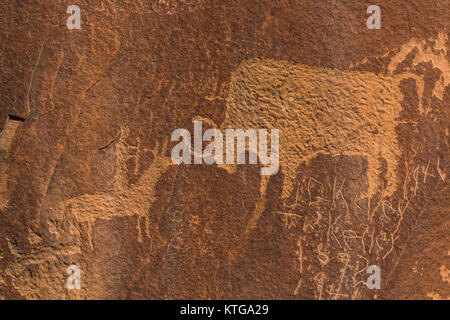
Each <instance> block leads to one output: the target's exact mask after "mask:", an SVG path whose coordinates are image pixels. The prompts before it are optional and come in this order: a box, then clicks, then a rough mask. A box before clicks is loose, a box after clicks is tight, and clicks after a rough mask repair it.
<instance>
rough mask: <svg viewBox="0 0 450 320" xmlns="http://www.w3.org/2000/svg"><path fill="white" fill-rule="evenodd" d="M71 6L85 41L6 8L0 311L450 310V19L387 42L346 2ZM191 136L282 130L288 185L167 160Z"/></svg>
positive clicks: (442, 13)
mask: <svg viewBox="0 0 450 320" xmlns="http://www.w3.org/2000/svg"><path fill="white" fill-rule="evenodd" d="M73 4H76V5H78V6H79V7H80V8H81V19H82V20H81V21H82V24H81V29H80V30H77V29H73V30H69V29H67V27H66V19H67V18H68V17H69V14H67V13H66V9H67V6H68V4H67V2H65V1H60V0H54V1H51V2H48V1H47V2H45V3H44V4H42V3H39V4H38V3H37V2H36V1H30V0H24V1H17V0H4V1H2V2H1V4H0V19H1V20H0V21H1V25H2V28H1V31H0V59H1V60H0V65H1V72H0V130H1V131H0V226H1V228H0V297H1V298H4V299H14V298H18V299H42V298H49V299H67V298H77V299H89V298H91V299H92V298H106V299H112V298H117V299H131V298H139V299H142V298H160V299H161V298H163V299H173V298H191V299H201V298H204V299H206V298H216V299H222V298H223V299H233V298H234V299H238V298H239V299H240V298H242V299H252V298H271V299H365V298H381V299H386V298H389V299H391V298H394V299H409V298H437V299H448V298H449V297H450V287H449V281H450V280H449V277H450V275H449V269H450V261H449V252H450V247H449V232H448V223H449V213H450V212H449V209H448V208H449V205H450V200H449V198H450V195H449V189H448V176H449V163H448V158H449V146H448V141H449V123H450V121H449V111H448V110H449V109H448V107H449V105H450V104H449V101H450V86H449V77H450V62H449V57H450V56H449V44H450V42H449V37H448V16H449V14H448V13H449V7H448V3H447V2H446V1H436V2H433V3H432V4H431V3H427V2H423V1H418V0H413V1H408V2H405V1H399V0H396V1H381V2H378V4H379V6H380V7H381V10H382V25H381V29H380V30H369V29H368V28H367V27H366V19H367V16H368V15H367V14H366V9H367V7H368V6H369V5H370V3H356V2H354V1H353V2H352V1H342V0H340V1H334V2H325V1H312V0H311V1H309V0H308V1H250V0H236V1H219V0H214V1H204V0H178V1H175V0H174V1H172V0H166V1H162V0H155V1H110V0H102V1H98V0H96V1H93V0H92V1H89V0H74V3H73ZM305 88H308V90H306V89H305ZM266 115H267V116H266ZM199 118H200V119H205V120H207V121H206V122H205V124H206V123H208V126H213V125H216V126H217V127H218V128H226V127H230V126H234V127H242V128H245V127H247V126H248V127H255V126H256V127H257V128H260V127H261V125H262V123H266V124H267V126H266V127H273V128H279V129H280V133H281V134H280V137H281V141H280V164H281V168H280V170H279V172H278V174H276V175H274V176H261V175H260V170H259V169H260V168H259V165H238V166H235V167H232V166H225V165H224V166H222V165H221V166H217V165H212V166H208V165H180V166H179V165H176V164H174V163H172V161H171V159H170V151H171V149H172V147H173V146H174V143H172V142H171V141H170V137H171V133H172V132H173V131H174V130H175V129H177V128H187V129H189V130H190V131H191V132H193V124H192V122H193V120H195V119H199ZM70 265H77V266H79V267H80V268H81V271H82V281H81V289H80V290H68V289H67V288H66V279H67V277H68V274H67V273H66V270H67V267H68V266H70ZM369 265H378V266H379V267H380V268H381V272H382V273H381V275H382V284H381V290H369V289H368V288H367V286H366V279H367V277H368V274H367V273H366V269H367V267H368V266H369Z"/></svg>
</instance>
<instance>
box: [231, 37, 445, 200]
mask: <svg viewBox="0 0 450 320" xmlns="http://www.w3.org/2000/svg"><path fill="white" fill-rule="evenodd" d="M446 42H447V36H446V35H444V34H443V33H441V34H439V36H438V38H437V39H435V41H434V46H430V45H428V46H427V45H426V41H418V40H415V39H413V40H411V41H410V42H408V43H407V44H405V45H404V46H403V47H402V49H401V50H400V52H399V53H398V54H397V55H396V56H395V57H394V58H393V59H392V60H391V63H390V65H389V67H388V74H387V75H378V74H374V73H371V72H360V71H341V70H335V69H328V68H320V67H312V66H306V65H302V64H293V63H290V62H287V61H275V60H270V59H263V60H250V61H245V62H243V63H242V64H241V65H240V67H239V68H238V70H236V72H235V73H234V75H233V77H232V81H231V85H230V93H229V96H228V99H227V102H228V109H227V113H226V118H225V122H224V123H223V124H222V127H223V128H235V127H238V128H268V129H271V128H279V129H280V136H281V137H280V164H281V166H282V167H283V171H284V174H285V178H284V183H283V193H282V195H283V197H287V196H288V195H289V194H290V193H291V191H292V188H293V181H294V179H295V174H296V170H297V168H298V166H299V165H300V163H301V162H303V161H309V160H310V159H311V158H313V157H315V156H316V155H317V154H318V153H320V152H323V153H329V154H332V155H340V154H345V155H362V156H365V157H366V158H367V162H368V172H367V176H368V180H369V187H368V191H367V193H366V195H367V196H369V197H370V196H372V195H373V194H374V192H375V191H376V189H377V188H379V187H380V179H379V176H380V174H381V161H380V160H381V159H384V160H385V161H386V162H387V173H386V180H387V186H385V187H384V189H385V190H384V191H385V195H387V196H389V195H391V194H392V193H393V192H394V191H395V189H396V187H397V176H396V168H397V165H398V160H399V156H400V151H399V146H398V140H397V134H396V131H395V127H396V125H397V118H398V115H399V113H400V111H401V110H402V107H401V101H402V99H403V95H402V94H401V92H400V89H399V83H400V81H401V80H403V79H406V78H413V79H416V81H417V82H418V87H419V88H418V91H419V92H418V94H419V97H422V93H423V90H424V81H423V79H422V78H421V77H420V76H418V75H417V74H415V73H413V72H412V70H411V72H410V70H407V71H406V72H401V73H398V74H396V73H395V71H396V70H397V67H398V65H399V64H400V63H401V62H402V61H404V59H405V58H406V56H407V55H408V54H409V53H410V52H412V51H413V50H417V52H416V54H415V57H414V60H413V66H415V65H417V64H419V63H420V62H428V61H431V62H432V63H433V66H435V67H437V68H439V69H440V70H441V71H442V75H441V78H440V79H439V81H438V84H436V86H435V88H434V94H435V95H436V96H437V97H440V98H442V95H443V90H444V88H445V87H446V86H447V85H448V83H449V79H448V75H449V74H450V65H449V62H448V60H447V49H446ZM421 105H422V104H421ZM421 111H422V113H425V114H426V111H424V110H421Z"/></svg>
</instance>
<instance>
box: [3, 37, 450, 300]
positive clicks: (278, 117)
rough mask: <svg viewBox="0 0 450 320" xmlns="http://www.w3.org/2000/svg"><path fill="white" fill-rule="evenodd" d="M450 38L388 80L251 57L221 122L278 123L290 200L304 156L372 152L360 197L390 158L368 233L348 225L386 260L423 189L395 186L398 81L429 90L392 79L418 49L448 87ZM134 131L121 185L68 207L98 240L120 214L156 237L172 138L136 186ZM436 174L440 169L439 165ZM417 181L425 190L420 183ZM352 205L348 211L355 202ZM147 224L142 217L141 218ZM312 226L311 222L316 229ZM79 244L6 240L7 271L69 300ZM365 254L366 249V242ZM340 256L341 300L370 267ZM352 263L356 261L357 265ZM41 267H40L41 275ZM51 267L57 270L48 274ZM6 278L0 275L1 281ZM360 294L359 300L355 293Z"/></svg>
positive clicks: (121, 161) (42, 292) (319, 277)
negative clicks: (151, 228) (384, 221)
mask: <svg viewBox="0 0 450 320" xmlns="http://www.w3.org/2000/svg"><path fill="white" fill-rule="evenodd" d="M445 43H446V36H444V35H443V34H440V35H439V38H438V40H437V41H436V44H435V47H433V48H431V47H426V46H425V41H417V40H412V41H410V42H409V43H407V44H405V45H404V46H403V47H402V49H401V50H400V51H399V53H398V55H396V56H395V57H394V58H393V59H392V63H391V65H390V67H389V72H390V73H391V74H390V75H386V76H380V75H376V74H373V73H369V72H356V71H341V70H334V69H327V68H319V67H311V66H306V65H301V64H293V63H290V62H287V61H275V60H268V59H266V60H252V61H246V62H244V63H242V64H241V66H240V67H239V69H238V70H237V71H236V72H235V73H234V75H233V77H232V83H231V86H230V93H229V96H228V109H227V114H226V119H225V122H224V123H223V124H222V125H221V127H222V128H255V129H261V128H278V129H280V134H281V137H280V138H281V139H280V164H281V166H282V167H283V172H284V175H285V178H284V182H283V192H282V196H283V197H284V198H286V197H287V196H289V195H290V194H291V193H295V190H296V188H295V184H294V183H295V178H296V173H297V168H298V166H299V165H300V164H301V163H302V162H303V161H308V160H310V159H312V158H314V157H315V156H316V155H317V154H318V153H320V152H322V153H328V154H331V155H340V154H345V155H360V156H364V157H367V161H368V172H367V175H368V178H369V188H368V190H366V192H365V194H361V199H363V198H367V199H370V198H371V196H372V195H373V194H374V193H375V192H376V191H377V189H378V190H380V189H383V187H382V186H381V185H380V184H381V181H380V178H379V175H380V174H381V164H380V158H383V159H385V160H386V162H387V176H386V180H387V186H386V189H385V191H384V194H383V195H382V197H381V199H379V200H378V201H376V203H375V204H372V206H370V201H369V206H368V207H367V208H364V209H367V219H368V225H367V228H366V229H365V230H364V232H363V233H360V232H359V231H355V230H350V229H348V230H343V231H342V235H343V237H344V240H347V241H349V242H350V241H356V242H362V247H364V245H365V244H364V240H363V239H364V237H365V236H370V237H371V244H372V245H373V247H374V248H377V246H379V247H380V248H381V247H382V248H381V249H379V254H380V257H381V258H383V259H384V258H385V257H387V256H389V254H390V253H391V252H392V249H393V248H394V246H395V241H396V240H397V232H398V230H399V228H400V225H401V223H402V220H403V214H404V213H405V210H406V209H407V208H408V204H409V202H410V201H411V199H413V196H414V194H415V192H416V190H414V192H413V193H410V192H407V190H406V183H405V186H398V185H397V181H398V179H397V176H396V169H397V166H398V160H399V156H400V154H399V146H398V141H397V138H396V132H395V127H396V125H397V122H396V120H395V119H397V117H398V114H399V112H400V111H401V105H400V102H401V100H402V98H403V97H402V95H401V93H400V91H399V83H400V81H401V80H402V79H405V78H408V77H413V78H415V79H416V80H417V81H418V84H419V89H418V91H419V92H418V93H419V96H421V92H423V80H422V79H421V78H420V77H418V76H417V75H416V74H409V73H402V74H398V75H394V71H395V70H396V68H397V66H398V64H399V63H401V62H402V61H403V60H404V59H405V57H406V55H408V53H410V52H411V51H412V50H413V49H414V48H417V47H418V48H419V54H417V55H416V58H415V62H414V63H419V62H424V61H431V62H432V63H433V65H434V66H436V67H437V68H439V69H440V70H441V71H442V80H440V81H439V82H440V83H442V88H445V86H447V85H448V75H449V74H450V72H449V71H450V67H449V63H448V60H447V59H446V56H447V51H446V45H445ZM421 83H422V86H421ZM421 90H422V91H421ZM434 90H435V95H436V96H439V95H441V97H442V91H443V89H441V87H440V86H438V85H437V86H436V87H435V89H434ZM423 113H424V114H425V115H426V110H423ZM13 124H14V123H13ZM14 125H17V124H14ZM128 130H129V129H128V128H125V127H123V128H122V134H121V136H120V139H119V141H118V142H117V143H116V146H117V150H118V153H117V157H116V161H117V164H118V166H119V168H120V170H118V174H117V176H116V183H117V185H116V186H117V187H116V190H115V191H113V192H107V193H97V194H85V195H81V196H79V197H76V198H72V199H68V200H67V201H65V203H64V206H63V207H64V209H63V210H64V211H65V213H64V214H66V215H72V216H73V217H74V218H75V220H76V221H77V222H78V223H87V225H88V228H89V229H90V230H89V231H88V232H89V241H90V245H91V246H93V245H94V243H93V242H92V228H93V225H94V223H95V221H96V220H97V219H103V220H110V219H112V218H113V217H121V216H138V217H142V218H143V219H144V221H146V222H145V223H146V225H145V226H139V225H138V230H137V231H138V234H139V235H142V234H143V232H144V233H145V234H146V235H147V236H149V235H148V216H147V215H148V212H149V209H150V207H151V204H152V203H153V202H154V200H155V185H156V183H157V182H158V180H159V179H160V177H161V176H162V175H163V174H164V173H165V172H166V171H167V169H168V168H169V166H171V165H173V164H172V162H171V159H170V158H169V157H167V156H166V155H167V154H168V152H167V149H166V148H167V141H165V142H161V143H160V145H159V146H157V147H156V148H155V149H154V150H153V151H154V161H153V163H152V164H151V165H150V167H149V168H148V169H146V170H145V171H144V172H143V174H142V176H141V178H140V180H139V181H138V182H137V183H135V184H132V185H129V184H128V183H127V179H126V160H127V157H129V156H130V154H129V150H128V149H127V145H126V143H125V141H126V140H125V138H126V136H127V134H128ZM13 131H14V128H13V127H10V129H9V131H8V125H7V127H6V129H5V130H4V131H2V132H1V134H0V151H1V149H2V148H3V149H5V147H4V146H6V145H7V144H6V143H5V141H9V137H10V135H11V132H13ZM8 132H9V133H8ZM12 134H13V133H12ZM168 138H170V137H168ZM221 167H226V166H221ZM5 170H6V169H5V167H4V166H3V165H2V166H1V167H0V179H1V180H0V208H1V205H2V204H4V203H6V201H7V198H6V196H5V194H4V190H6V187H5V182H4V180H5V179H6V178H5V177H6V176H7V174H6V171H5ZM428 170H429V168H428V167H427V168H424V167H422V166H417V167H416V166H415V165H414V166H413V164H411V168H410V169H409V170H407V176H408V177H407V178H408V179H410V181H412V180H415V181H419V182H420V181H422V179H423V180H425V179H426V178H427V172H428ZM437 170H438V172H440V168H439V162H438V164H437ZM440 178H441V179H442V180H445V178H446V176H445V173H443V174H442V175H440ZM267 179H268V177H264V179H263V180H262V182H261V200H260V203H259V204H258V205H257V207H256V208H255V212H254V214H253V217H252V218H251V220H250V222H249V224H248V226H247V230H246V231H245V233H244V235H243V237H247V236H250V231H251V230H252V229H253V228H254V227H255V226H256V223H257V222H258V220H259V217H260V216H261V214H262V212H263V211H264V209H265V206H266V201H267V198H266V192H267V183H268V180H267ZM310 183H312V184H314V183H316V184H317V183H320V182H317V181H316V182H314V178H313V177H311V179H310ZM344 183H345V182H343V181H334V186H335V190H334V191H335V195H333V199H330V201H333V200H336V201H342V202H343V203H345V202H346V199H345V198H344V196H343V195H342V192H340V189H341V188H342V186H343V185H344ZM400 187H401V188H402V189H403V188H405V191H404V192H403V194H404V195H406V194H408V195H407V196H406V197H405V199H401V200H400V201H399V202H398V204H397V205H396V206H394V205H393V204H392V203H390V202H389V201H388V200H387V199H386V198H385V197H386V196H388V195H390V194H392V193H393V192H394V191H395V190H396V189H397V188H400ZM417 187H418V188H420V183H419V184H418V186H417ZM362 193H364V191H362ZM338 199H339V200H338ZM361 199H355V202H357V203H358V201H359V200H361ZM346 208H347V209H348V206H347V207H346ZM378 209H379V210H388V211H389V212H392V214H393V215H395V219H393V224H392V228H391V230H390V232H386V233H380V234H378V235H377V234H374V233H373V230H374V228H373V225H374V223H375V221H373V220H371V217H372V216H373V214H374V211H376V210H378ZM282 214H284V215H285V218H286V224H287V223H288V221H292V220H295V219H300V218H301V217H300V218H299V216H298V215H296V214H295V213H289V212H283V213H282ZM140 220H141V219H138V221H140ZM335 222H336V220H335ZM302 223H303V220H302ZM309 223H312V224H311V225H310V226H309ZM313 223H314V222H307V221H304V224H305V228H308V226H309V228H312V227H313ZM74 230H78V228H74ZM328 230H329V232H330V238H332V237H333V236H334V235H333V233H334V229H333V224H330V227H329V228H328ZM57 231H58V230H57ZM305 242H307V239H305V238H299V239H298V247H299V257H298V260H299V262H300V265H301V270H300V274H301V273H302V272H305V271H306V270H307V268H308V266H307V265H306V262H305V260H304V257H303V250H304V249H302V248H303V247H304V246H305ZM239 243H240V244H239V245H236V247H235V248H234V249H233V250H232V251H233V252H232V255H234V252H235V251H236V250H237V248H238V247H239V246H241V245H242V244H243V243H244V242H242V241H241V242H239ZM80 246H81V244H80V243H76V244H74V245H73V246H70V247H61V248H44V249H42V250H39V251H36V252H33V253H32V254H30V255H27V256H24V255H22V254H20V253H19V252H18V251H17V249H16V248H15V247H14V244H13V243H9V247H10V251H11V252H12V254H14V255H15V256H16V263H14V264H12V265H9V266H8V268H7V274H8V275H9V276H11V279H13V285H14V287H15V288H16V289H17V290H18V291H19V292H21V294H23V295H24V296H26V297H30V298H38V297H44V296H45V297H64V296H65V294H66V291H65V289H64V287H63V285H61V286H60V287H57V288H56V287H55V288H53V287H52V284H55V283H60V284H63V283H64V281H65V276H66V275H65V274H64V268H62V266H59V265H58V255H62V256H76V255H79V254H82V252H81V250H80ZM345 246H346V243H343V247H344V248H345ZM347 247H348V246H347ZM326 249H327V248H326V245H325V244H319V245H318V247H317V260H318V261H320V263H324V264H326V263H327V256H326V255H325V254H324V251H325V250H326ZM368 249H369V248H367V250H368ZM374 250H375V249H374ZM363 253H366V248H364V252H363ZM336 254H338V253H336ZM338 255H339V259H340V260H341V261H342V265H343V269H342V273H341V274H342V277H340V278H339V279H338V283H336V284H335V287H336V288H335V289H336V290H337V292H338V294H337V295H336V296H337V297H339V288H340V285H341V283H342V282H343V281H344V278H345V277H347V276H348V275H347V273H349V272H350V271H349V270H350V269H352V270H353V274H352V277H353V279H354V280H355V279H357V277H358V275H360V274H362V273H363V272H364V270H365V268H366V267H367V265H368V261H367V258H366V257H365V255H364V254H361V253H360V252H356V251H354V252H353V251H351V249H350V248H348V250H347V249H343V250H342V252H339V254H338ZM355 261H358V263H356V266H355ZM32 265H38V267H37V268H38V269H39V270H41V269H42V277H22V275H23V272H24V268H26V267H28V266H32ZM350 267H351V268H350ZM39 270H37V272H40V271H39ZM46 270H52V271H51V272H47V271H46ZM53 271H54V272H53ZM446 274H448V273H446ZM53 275H58V280H57V281H54V279H53V280H51V279H47V278H46V277H52V276H53ZM315 277H316V278H315V279H314V281H315V282H316V283H317V286H318V292H319V291H320V293H321V292H322V289H323V288H324V285H323V282H324V281H325V280H324V277H325V275H324V274H320V273H317V274H316V275H315ZM59 278H60V279H59ZM299 278H300V280H299V283H298V285H297V287H296V288H293V292H294V294H295V293H296V292H298V291H299V290H300V288H301V286H302V277H299ZM1 281H2V279H0V282H1ZM355 281H356V280H355ZM320 283H322V284H320ZM319 289H320V290H319ZM85 290H87V289H83V290H82V292H80V297H81V296H87V291H85ZM320 293H318V296H317V297H318V298H319V297H321V294H320ZM354 297H358V291H357V290H356V289H355V293H354Z"/></svg>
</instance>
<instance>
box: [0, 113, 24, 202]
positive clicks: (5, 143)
mask: <svg viewBox="0 0 450 320" xmlns="http://www.w3.org/2000/svg"><path fill="white" fill-rule="evenodd" d="M19 123H20V122H18V121H14V120H11V119H8V120H7V121H6V124H5V127H4V128H3V130H2V131H1V132H0V209H5V208H6V206H7V204H8V201H9V195H8V168H7V165H8V164H7V158H8V153H9V149H10V148H11V143H12V141H13V138H14V134H15V133H16V130H17V128H18V127H19Z"/></svg>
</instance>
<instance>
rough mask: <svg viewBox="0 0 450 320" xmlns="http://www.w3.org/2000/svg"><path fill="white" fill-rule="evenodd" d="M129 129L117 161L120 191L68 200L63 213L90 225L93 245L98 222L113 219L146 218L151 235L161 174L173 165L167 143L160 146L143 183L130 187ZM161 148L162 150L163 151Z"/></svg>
mask: <svg viewBox="0 0 450 320" xmlns="http://www.w3.org/2000/svg"><path fill="white" fill-rule="evenodd" d="M126 132H127V130H125V129H122V134H121V136H120V139H119V141H118V142H117V148H118V156H117V162H118V165H119V167H120V169H119V171H118V174H117V176H116V190H115V191H113V192H104V193H96V194H84V195H81V196H79V197H76V198H72V199H69V200H68V201H66V203H65V204H64V207H63V212H64V211H66V210H68V211H69V212H70V213H71V214H72V215H73V216H74V217H75V220H76V221H77V222H80V223H81V222H86V223H88V228H89V230H88V232H89V237H90V239H89V240H90V242H91V245H92V238H91V234H90V233H91V232H92V226H93V224H94V223H95V221H96V220H97V219H103V220H111V219H112V218H113V217H116V216H120V217H123V216H138V217H144V219H145V221H146V226H145V229H144V230H145V231H146V233H147V234H148V227H149V226H148V217H147V213H148V210H149V208H150V206H151V204H152V203H153V202H154V200H155V191H154V188H155V185H156V183H157V182H158V180H159V178H160V177H161V175H163V174H164V173H165V172H166V170H167V169H168V167H169V166H170V165H171V164H172V162H171V160H170V158H169V157H166V156H165V154H166V150H167V141H166V142H165V143H164V144H162V145H161V146H160V145H158V144H157V145H156V147H155V149H154V150H153V154H154V160H153V163H152V164H151V165H150V166H149V168H148V169H147V170H145V172H144V173H143V174H142V176H141V178H140V179H139V181H138V182H137V183H135V184H132V185H128V184H127V179H126V167H125V163H126V158H127V157H128V154H127V147H126V145H125V143H124V139H125V138H126V135H127V134H126ZM160 149H161V150H160ZM138 229H139V230H138V234H139V238H140V236H141V235H142V232H141V226H140V225H138Z"/></svg>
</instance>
